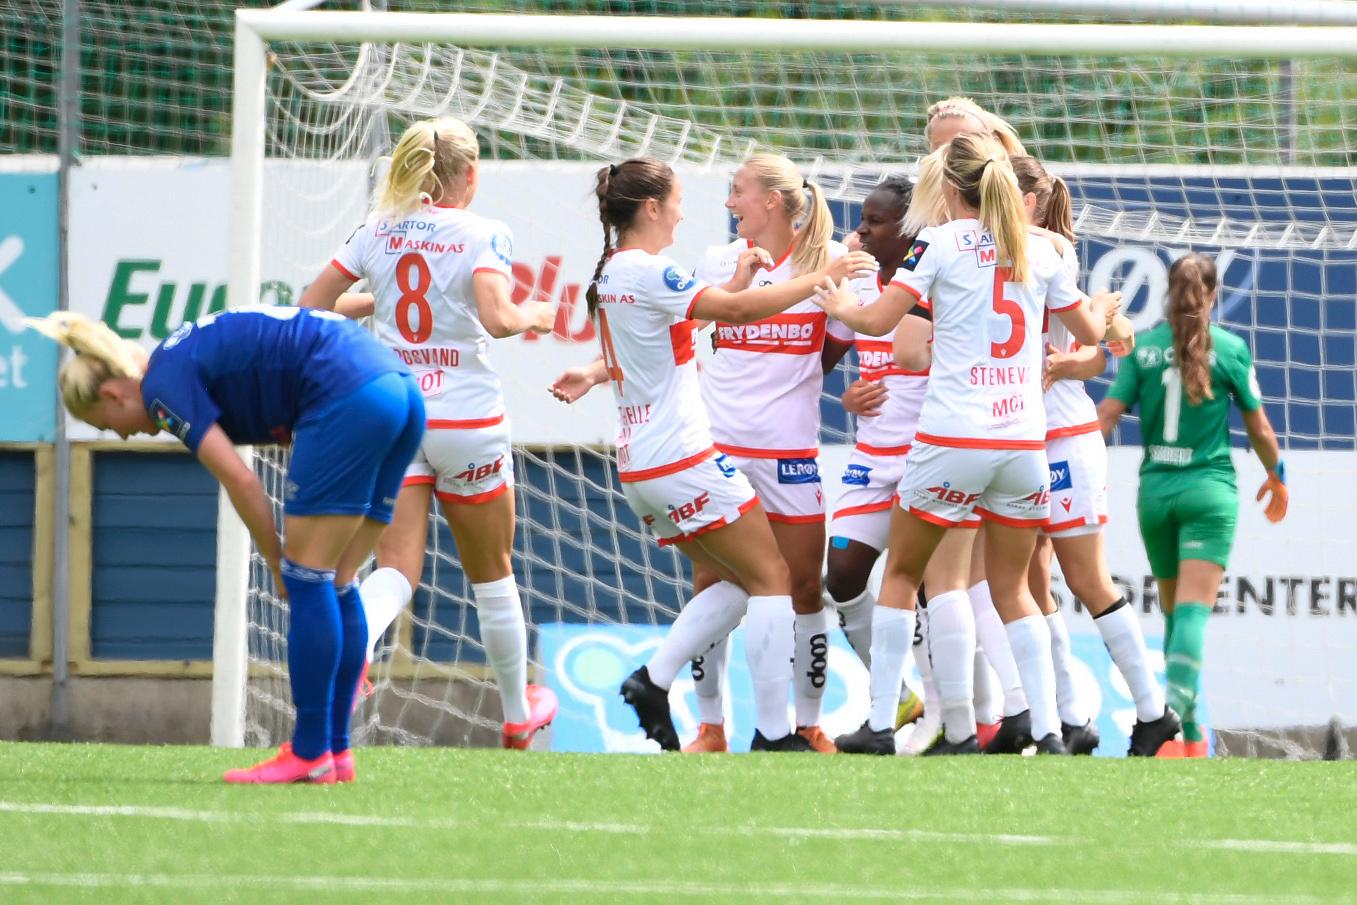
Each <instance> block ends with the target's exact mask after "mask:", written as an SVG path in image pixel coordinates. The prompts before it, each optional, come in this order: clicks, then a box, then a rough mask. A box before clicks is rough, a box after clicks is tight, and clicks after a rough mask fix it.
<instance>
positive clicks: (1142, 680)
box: [364, 598, 1164, 722]
mask: <svg viewBox="0 0 1357 905" xmlns="http://www.w3.org/2000/svg"><path fill="white" fill-rule="evenodd" d="M364 599H366V598H364ZM1113 606H1114V607H1116V608H1115V609H1111V610H1108V611H1107V612H1105V613H1103V614H1102V615H1101V616H1097V617H1095V618H1094V620H1093V624H1094V625H1096V626H1097V627H1098V632H1099V633H1100V634H1101V635H1102V636H1103V643H1104V644H1106V645H1107V652H1108V653H1109V654H1111V655H1112V662H1113V663H1115V664H1117V669H1119V670H1121V675H1122V678H1124V679H1126V687H1127V688H1129V689H1130V690H1131V697H1132V698H1133V699H1135V702H1136V719H1139V720H1144V721H1145V722H1149V721H1150V720H1157V719H1159V718H1160V717H1161V716H1163V715H1164V690H1163V689H1162V688H1160V687H1159V683H1158V682H1156V681H1155V679H1154V673H1152V672H1151V671H1150V667H1149V664H1148V662H1147V660H1148V657H1147V655H1146V653H1145V636H1144V635H1143V634H1141V632H1140V621H1139V620H1138V619H1136V614H1135V612H1134V611H1133V610H1132V609H1131V607H1130V606H1129V605H1127V604H1126V603H1125V601H1123V602H1122V603H1121V605H1120V606H1118V605H1117V604H1113Z"/></svg>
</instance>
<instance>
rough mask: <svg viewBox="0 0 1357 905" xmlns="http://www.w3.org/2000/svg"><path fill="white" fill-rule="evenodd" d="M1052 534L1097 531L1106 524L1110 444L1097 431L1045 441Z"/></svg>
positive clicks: (1047, 530)
mask: <svg viewBox="0 0 1357 905" xmlns="http://www.w3.org/2000/svg"><path fill="white" fill-rule="evenodd" d="M1046 458H1047V460H1048V461H1049V462H1050V469H1051V477H1050V482H1051V518H1050V521H1048V522H1047V523H1046V525H1045V526H1044V527H1043V528H1042V531H1043V532H1044V533H1046V534H1049V535H1050V536H1052V537H1078V536H1079V535H1082V534H1096V533H1097V532H1098V531H1100V530H1102V526H1103V525H1105V524H1106V523H1107V444H1106V443H1104V442H1103V436H1102V434H1101V433H1098V432H1096V431H1093V432H1090V433H1086V434H1075V435H1074V436H1071V437H1056V438H1054V439H1051V440H1047V441H1046Z"/></svg>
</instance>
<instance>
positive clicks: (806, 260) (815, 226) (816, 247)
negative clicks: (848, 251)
mask: <svg viewBox="0 0 1357 905" xmlns="http://www.w3.org/2000/svg"><path fill="white" fill-rule="evenodd" d="M744 166H745V167H746V168H747V169H748V170H749V173H750V175H751V176H753V177H754V179H755V180H756V181H757V182H758V184H759V185H760V186H762V187H763V189H764V191H767V192H781V193H782V211H783V213H784V214H785V215H786V217H787V219H788V220H789V221H791V224H792V226H793V227H794V228H796V238H795V239H793V242H794V243H795V251H794V252H793V253H792V272H793V273H794V274H798V275H800V274H807V273H814V272H815V271H817V270H819V269H820V268H822V267H824V266H825V264H827V263H828V262H829V240H830V239H831V238H832V237H833V235H834V219H833V217H832V215H831V214H830V213H829V204H828V202H826V201H825V196H824V193H823V192H822V191H820V187H819V186H818V185H815V184H814V183H812V182H808V181H807V180H805V179H804V178H802V176H801V171H800V170H798V169H797V168H796V164H794V163H792V162H791V160H789V159H788V158H786V157H783V156H782V155H780V154H756V155H754V156H753V157H751V158H749V159H748V160H746V161H745V162H744ZM807 195H809V200H807ZM798 224H799V226H798Z"/></svg>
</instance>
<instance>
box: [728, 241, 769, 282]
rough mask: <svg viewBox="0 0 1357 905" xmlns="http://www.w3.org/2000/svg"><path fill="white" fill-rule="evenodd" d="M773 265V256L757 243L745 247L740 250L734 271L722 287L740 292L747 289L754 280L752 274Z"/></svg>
mask: <svg viewBox="0 0 1357 905" xmlns="http://www.w3.org/2000/svg"><path fill="white" fill-rule="evenodd" d="M772 267H773V256H772V255H770V254H769V253H768V252H767V251H765V250H764V249H762V248H759V247H758V246H757V245H756V246H754V247H753V248H746V249H745V250H744V251H742V252H740V257H739V260H737V261H736V262H735V273H734V274H733V275H732V276H731V278H730V279H729V280H728V281H727V282H726V284H725V286H724V288H725V289H726V290H727V291H728V292H740V291H742V290H745V289H748V288H749V285H750V284H751V283H753V282H754V274H756V273H758V272H759V271H760V270H771V269H772Z"/></svg>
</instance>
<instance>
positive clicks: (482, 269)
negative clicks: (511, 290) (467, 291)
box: [471, 267, 513, 280]
mask: <svg viewBox="0 0 1357 905" xmlns="http://www.w3.org/2000/svg"><path fill="white" fill-rule="evenodd" d="M478 273H497V274H499V275H500V276H502V277H504V278H505V279H506V280H511V279H513V277H511V276H509V275H508V274H507V273H505V272H504V271H502V270H499V269H498V268H495V267H477V268H476V269H475V270H473V271H471V275H472V276H475V275H476V274H478Z"/></svg>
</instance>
